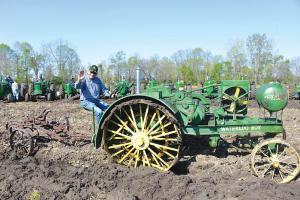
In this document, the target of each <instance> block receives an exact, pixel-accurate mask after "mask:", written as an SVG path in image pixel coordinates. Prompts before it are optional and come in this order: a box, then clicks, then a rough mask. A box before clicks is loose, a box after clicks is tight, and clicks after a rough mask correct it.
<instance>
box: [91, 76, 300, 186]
mask: <svg viewBox="0 0 300 200" xmlns="http://www.w3.org/2000/svg"><path fill="white" fill-rule="evenodd" d="M201 89H202V88H200V89H196V90H192V91H179V90H176V91H175V92H172V91H171V90H170V91H169V92H163V91H162V90H157V91H156V92H155V91H151V92H149V93H143V94H136V95H130V96H126V97H124V98H121V99H119V100H117V101H115V102H114V103H113V104H112V105H111V106H110V107H109V108H108V109H107V110H106V112H105V113H104V115H103V117H102V119H101V120H100V123H99V125H98V129H97V131H95V132H94V135H93V144H94V146H95V147H96V148H99V147H100V146H103V148H104V149H105V150H106V151H107V152H108V153H109V154H110V155H111V157H112V158H113V159H114V160H115V161H116V162H117V163H120V164H123V165H126V166H133V167H138V166H146V167H153V168H156V169H158V170H161V171H166V170H169V169H171V168H172V166H174V165H175V164H176V162H177V161H178V159H179V158H180V156H181V155H182V151H183V149H182V147H183V144H185V143H187V141H189V140H187V138H191V136H194V137H199V138H201V139H203V141H206V143H207V145H208V146H210V147H211V148H218V147H220V146H222V145H224V144H226V145H231V146H234V147H238V148H247V149H251V148H253V147H254V148H253V150H252V153H251V161H250V163H251V169H252V171H253V173H254V174H255V175H256V176H259V177H266V178H269V179H272V180H274V181H276V182H277V183H286V182H289V181H291V180H292V179H294V178H295V177H296V176H297V175H298V173H299V171H300V157H299V155H298V153H297V151H296V150H295V149H294V148H293V147H292V146H291V145H289V144H288V143H287V142H285V141H284V140H283V139H285V137H286V135H285V131H284V128H283V122H282V120H281V118H280V117H278V116H281V115H278V114H277V113H282V111H283V109H284V108H285V107H286V105H287V102H288V94H287V91H286V90H285V89H284V88H283V87H282V86H281V85H280V84H279V83H270V84H265V85H263V86H262V87H260V88H259V89H258V90H257V93H256V98H257V101H258V104H259V105H260V106H261V107H262V108H263V109H264V110H266V111H268V113H269V114H270V115H268V116H266V115H265V117H263V118H254V117H249V116H246V114H247V104H248V98H249V90H250V83H249V81H222V82H221V83H220V91H219V96H218V98H220V101H219V106H217V107H214V106H212V105H211V101H210V99H208V98H206V97H205V96H204V95H203V94H201V93H199V92H198V90H201ZM276 136H280V137H281V138H283V139H281V138H278V137H276ZM228 138H229V139H228ZM197 141H198V140H197ZM200 147H201V148H203V145H202V144H200V143H199V148H200Z"/></svg>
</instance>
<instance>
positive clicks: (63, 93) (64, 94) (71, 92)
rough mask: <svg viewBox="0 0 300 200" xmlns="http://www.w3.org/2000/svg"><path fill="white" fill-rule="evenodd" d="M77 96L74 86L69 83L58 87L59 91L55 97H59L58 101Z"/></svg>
mask: <svg viewBox="0 0 300 200" xmlns="http://www.w3.org/2000/svg"><path fill="white" fill-rule="evenodd" d="M77 94H78V91H77V89H76V88H75V86H74V84H73V83H71V82H68V83H66V84H64V85H61V86H60V87H59V91H58V92H57V96H58V97H59V99H64V98H65V99H69V98H70V97H73V96H75V95H77Z"/></svg>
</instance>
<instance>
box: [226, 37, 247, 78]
mask: <svg viewBox="0 0 300 200" xmlns="http://www.w3.org/2000/svg"><path fill="white" fill-rule="evenodd" d="M227 59H228V60H229V61H230V62H231V64H232V67H233V76H232V78H238V79H239V78H240V76H241V69H242V67H244V66H246V61H247V59H246V52H245V44H244V42H243V41H242V40H236V41H235V42H234V43H233V44H232V45H231V46H230V48H229V50H228V52H227Z"/></svg>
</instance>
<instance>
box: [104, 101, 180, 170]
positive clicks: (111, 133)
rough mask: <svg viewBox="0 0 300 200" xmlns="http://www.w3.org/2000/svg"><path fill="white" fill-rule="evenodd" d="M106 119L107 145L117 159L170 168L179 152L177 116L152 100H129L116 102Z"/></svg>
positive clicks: (161, 168) (105, 144)
mask: <svg viewBox="0 0 300 200" xmlns="http://www.w3.org/2000/svg"><path fill="white" fill-rule="evenodd" d="M110 113H111V114H110V115H109V116H108V117H107V118H106V119H105V122H104V123H105V124H104V135H103V139H104V148H105V149H106V151H107V152H108V153H109V154H110V155H111V157H112V158H113V159H114V160H115V161H116V162H118V163H120V164H123V165H126V166H128V167H130V166H132V167H135V168H136V167H138V166H147V167H153V168H156V169H158V170H160V171H167V170H169V169H170V168H171V167H172V166H173V165H174V164H175V163H176V162H177V160H178V158H179V154H180V144H181V132H180V129H179V128H178V125H177V120H176V118H175V117H174V115H173V114H171V113H170V112H169V111H168V110H167V109H165V108H164V107H163V106H161V105H158V104H156V103H153V102H151V101H149V100H144V99H138V100H130V101H127V102H125V103H123V104H119V105H118V106H115V107H114V108H113V109H112V111H111V112H110Z"/></svg>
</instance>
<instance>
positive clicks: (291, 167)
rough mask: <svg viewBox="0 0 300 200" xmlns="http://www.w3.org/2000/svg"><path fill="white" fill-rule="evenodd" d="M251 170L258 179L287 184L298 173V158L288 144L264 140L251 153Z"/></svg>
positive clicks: (299, 166) (299, 159) (275, 140)
mask: <svg viewBox="0 0 300 200" xmlns="http://www.w3.org/2000/svg"><path fill="white" fill-rule="evenodd" d="M251 170H252V171H253V173H254V174H255V175H256V176H258V177H263V178H268V179H271V180H273V181H275V182H277V183H288V182H290V181H292V180H293V179H294V178H295V177H297V175H298V174H299V172H300V157H299V154H298V153H297V151H296V150H295V149H294V148H293V147H292V146H291V145H290V144H288V143H287V142H285V141H283V140H281V139H269V140H265V141H262V142H261V143H260V144H258V145H256V146H255V148H254V149H253V151H252V153H251Z"/></svg>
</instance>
